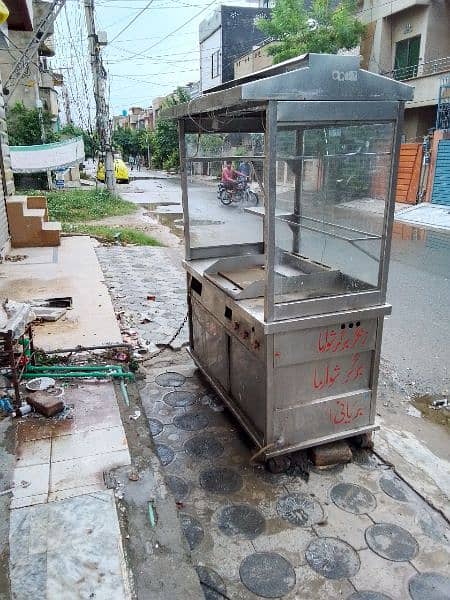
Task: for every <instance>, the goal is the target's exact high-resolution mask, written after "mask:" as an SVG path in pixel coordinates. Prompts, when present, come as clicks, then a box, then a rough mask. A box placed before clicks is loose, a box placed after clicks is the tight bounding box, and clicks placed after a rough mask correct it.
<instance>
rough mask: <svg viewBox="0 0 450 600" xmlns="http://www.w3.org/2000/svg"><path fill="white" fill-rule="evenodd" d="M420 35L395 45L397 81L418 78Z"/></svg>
mask: <svg viewBox="0 0 450 600" xmlns="http://www.w3.org/2000/svg"><path fill="white" fill-rule="evenodd" d="M419 54H420V35H416V36H415V37H411V38H407V39H406V40H402V41H401V42H397V43H396V44H395V63H394V77H395V79H411V78H412V77H417V67H418V65H419Z"/></svg>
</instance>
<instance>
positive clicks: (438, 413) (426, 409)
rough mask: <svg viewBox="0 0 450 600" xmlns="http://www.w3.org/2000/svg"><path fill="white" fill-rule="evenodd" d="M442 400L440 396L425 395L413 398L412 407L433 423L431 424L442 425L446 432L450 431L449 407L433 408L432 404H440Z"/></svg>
mask: <svg viewBox="0 0 450 600" xmlns="http://www.w3.org/2000/svg"><path fill="white" fill-rule="evenodd" d="M442 400H443V398H442V397H441V396H431V395H428V394H425V395H423V396H417V397H415V398H413V400H412V405H413V406H415V407H416V408H417V409H418V410H420V412H421V413H422V415H423V416H424V417H426V418H427V419H429V420H430V421H433V423H438V424H439V425H443V426H444V427H445V428H446V429H447V431H450V405H448V406H447V407H446V406H442V407H439V406H437V407H435V406H433V402H440V401H442Z"/></svg>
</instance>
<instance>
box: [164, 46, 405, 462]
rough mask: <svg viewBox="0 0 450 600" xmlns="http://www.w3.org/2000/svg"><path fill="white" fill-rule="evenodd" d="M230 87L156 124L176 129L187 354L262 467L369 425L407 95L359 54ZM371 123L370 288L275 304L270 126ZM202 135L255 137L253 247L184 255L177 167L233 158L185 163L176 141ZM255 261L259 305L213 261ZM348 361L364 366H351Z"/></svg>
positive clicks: (275, 71) (314, 59) (286, 68)
mask: <svg viewBox="0 0 450 600" xmlns="http://www.w3.org/2000/svg"><path fill="white" fill-rule="evenodd" d="M232 83H233V84H234V86H233V87H230V88H229V89H227V87H228V86H229V85H230V84H228V86H227V84H225V85H224V86H221V88H218V89H217V91H215V92H212V93H209V94H207V95H206V96H203V97H200V98H198V99H196V100H193V101H191V102H189V103H186V104H183V105H179V106H175V107H173V108H171V109H170V110H167V111H166V112H165V116H166V117H168V118H172V119H177V120H178V122H179V133H180V159H181V160H180V162H181V187H182V202H183V214H184V228H185V250H186V260H185V261H184V266H185V269H186V271H187V283H188V305H189V325H190V328H189V329H190V353H191V356H192V357H193V359H194V361H195V362H196V364H197V366H198V367H199V368H200V370H201V371H202V372H203V374H204V375H205V377H206V378H207V380H208V381H209V383H210V384H211V385H212V387H213V388H214V389H215V391H216V392H217V393H218V395H219V396H220V397H221V398H222V400H223V401H224V403H225V404H226V405H227V407H228V408H229V409H230V410H231V412H232V413H233V414H234V415H235V417H236V418H237V419H238V421H239V422H240V424H241V425H242V426H243V428H244V429H245V430H246V431H247V433H248V434H249V436H250V437H251V439H252V440H253V442H254V443H255V444H256V446H257V447H258V448H259V449H260V450H262V452H261V454H262V455H263V457H264V458H266V459H268V458H270V457H275V456H279V455H283V454H286V453H290V452H293V451H296V450H300V449H304V448H308V447H312V446H317V445H320V444H324V443H328V442H331V441H335V440H339V439H343V438H348V437H353V436H357V435H361V434H366V433H370V432H372V431H373V430H374V429H375V428H376V425H375V414H376V395H377V385H378V372H379V362H380V349H381V340H382V331H383V321H384V317H385V316H386V315H387V314H390V312H391V306H389V305H388V304H386V287H387V277H388V266H389V257H390V245H391V237H392V227H393V219H394V208H395V189H396V172H397V166H398V155H399V146H400V138H401V131H402V123H403V112H404V103H405V101H407V100H410V99H411V98H412V88H410V87H409V86H407V85H405V84H402V83H399V82H397V81H393V80H390V79H387V78H385V77H381V76H379V75H375V74H372V73H368V72H367V71H363V70H361V69H359V57H350V56H345V57H343V56H331V55H312V54H311V55H306V56H305V57H304V58H303V62H302V63H300V64H299V63H298V61H287V63H285V64H282V65H277V66H276V67H273V68H270V69H268V70H265V71H264V72H262V73H260V74H259V75H258V74H256V75H251V76H247V77H244V78H242V79H241V80H238V81H235V82H232ZM225 113H226V115H227V117H228V120H226V122H225V123H224V124H222V126H221V125H220V120H219V124H218V119H217V117H219V118H220V116H223V115H224V114H225ZM380 122H381V123H385V122H390V123H393V124H394V139H393V144H392V147H391V151H392V153H393V156H392V161H391V164H390V181H389V194H388V198H386V202H387V209H386V211H385V217H384V228H383V234H382V238H381V244H382V251H381V259H380V267H379V280H378V286H377V288H376V289H374V290H369V291H359V292H356V293H342V294H340V295H334V296H329V297H318V298H311V299H306V300H305V299H303V300H299V301H296V302H286V303H281V304H276V302H275V268H274V267H275V252H276V243H275V233H276V231H275V230H276V214H275V211H276V195H277V188H276V186H277V183H276V163H277V148H276V141H277V131H278V128H279V125H280V123H283V124H285V125H286V124H287V125H290V124H296V125H297V126H299V125H300V126H301V127H309V126H311V125H316V126H317V125H321V124H322V125H324V126H325V125H331V126H335V125H336V126H339V125H340V126H342V125H352V124H367V123H380ZM205 131H206V132H214V133H229V132H239V133H245V132H246V133H259V132H264V133H265V152H264V156H262V157H261V156H257V157H247V158H248V160H252V161H258V160H259V161H263V163H264V190H263V192H264V197H265V213H264V215H262V217H263V218H264V238H263V240H264V241H263V242H262V243H251V244H234V245H229V246H226V245H224V246H214V247H200V248H195V247H192V245H191V240H190V223H189V220H190V215H189V191H188V175H187V173H188V169H187V165H188V163H189V162H197V161H211V160H215V161H217V160H220V161H222V160H226V159H228V158H230V159H231V158H236V159H241V158H242V157H231V156H230V157H227V156H220V157H198V156H196V157H189V156H187V152H186V140H185V136H186V135H187V134H190V133H202V132H205ZM300 229H301V228H300ZM293 239H294V236H293ZM293 243H295V240H294V242H293ZM291 254H293V255H295V253H294V250H293V251H292V252H291ZM233 257H234V258H233ZM297 258H298V256H297ZM261 260H263V261H264V265H265V289H264V303H262V300H261V296H258V297H252V296H251V294H249V296H250V297H246V295H245V293H242V294H239V293H238V290H237V289H236V288H234V289H233V285H232V284H231V287H230V286H229V287H228V288H227V285H225V284H224V282H223V281H222V282H221V281H220V277H218V275H217V272H218V271H217V268H216V267H217V264H218V263H219V264H221V261H222V262H223V264H226V262H227V261H231V263H232V264H234V263H233V261H235V262H236V264H239V263H240V262H242V263H243V264H245V263H249V264H251V263H252V261H253V262H255V264H256V263H258V261H261ZM258 264H259V263H258ZM339 345H340V346H339ZM357 355H358V356H359V357H361V356H362V355H364V359H363V360H362V359H361V362H360V363H357V364H356V365H355V356H357ZM336 357H338V358H336ZM358 360H359V359H358ZM333 365H334V366H333ZM352 365H353V366H352ZM357 367H358V368H359V369H360V370H361V369H363V373H364V376H361V371H359V373H360V381H358V382H357V384H356V387H355V385H349V383H354V381H355V380H353V379H352V369H353V370H354V369H356V368H357ZM330 373H331V375H330ZM344 373H346V376H345V377H344V376H343V374H344ZM339 377H340V379H339ZM333 378H334V381H333ZM332 381H333V384H332V385H330V382H332ZM336 383H337V385H336Z"/></svg>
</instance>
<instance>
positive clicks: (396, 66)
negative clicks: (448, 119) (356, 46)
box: [359, 0, 450, 140]
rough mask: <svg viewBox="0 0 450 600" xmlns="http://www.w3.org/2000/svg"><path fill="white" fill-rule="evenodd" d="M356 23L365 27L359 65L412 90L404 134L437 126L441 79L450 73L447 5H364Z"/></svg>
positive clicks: (422, 0) (410, 0)
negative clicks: (410, 87)
mask: <svg viewBox="0 0 450 600" xmlns="http://www.w3.org/2000/svg"><path fill="white" fill-rule="evenodd" d="M359 18H360V19H361V21H363V22H364V23H366V24H367V26H368V32H367V36H366V39H365V40H364V41H363V43H362V45H361V53H362V55H363V66H364V67H365V68H367V69H368V70H369V71H373V72H375V73H380V74H382V75H387V76H388V77H394V78H395V79H399V80H401V81H405V82H406V83H409V84H410V85H413V86H414V88H415V92H414V100H413V101H412V102H408V103H407V105H406V113H405V126H404V131H405V137H406V139H408V140H415V139H418V138H420V137H421V136H423V135H425V134H426V133H427V132H428V130H429V129H431V128H433V127H434V126H435V123H436V110H437V105H438V98H439V89H440V84H441V80H442V78H443V77H448V76H449V74H450V34H449V31H450V2H448V0H388V1H386V0H363V2H362V3H361V4H360V12H359Z"/></svg>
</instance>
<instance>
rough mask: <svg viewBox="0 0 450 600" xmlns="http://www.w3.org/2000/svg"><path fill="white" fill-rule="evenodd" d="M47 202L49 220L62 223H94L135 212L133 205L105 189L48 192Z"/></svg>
mask: <svg viewBox="0 0 450 600" xmlns="http://www.w3.org/2000/svg"><path fill="white" fill-rule="evenodd" d="M47 200H48V212H49V216H50V219H51V220H52V221H61V222H62V223H80V222H82V221H94V220H96V219H103V218H105V217H114V216H118V215H128V214H130V213H132V212H134V211H135V210H136V205H135V204H133V203H132V202H126V201H125V200H122V199H121V198H118V197H117V196H113V195H112V194H111V193H110V192H108V190H106V189H92V190H80V189H73V190H65V191H55V192H49V193H48V194H47Z"/></svg>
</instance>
